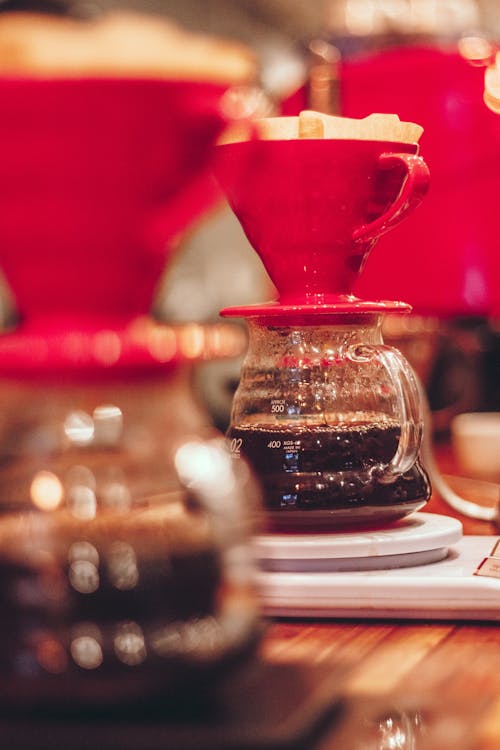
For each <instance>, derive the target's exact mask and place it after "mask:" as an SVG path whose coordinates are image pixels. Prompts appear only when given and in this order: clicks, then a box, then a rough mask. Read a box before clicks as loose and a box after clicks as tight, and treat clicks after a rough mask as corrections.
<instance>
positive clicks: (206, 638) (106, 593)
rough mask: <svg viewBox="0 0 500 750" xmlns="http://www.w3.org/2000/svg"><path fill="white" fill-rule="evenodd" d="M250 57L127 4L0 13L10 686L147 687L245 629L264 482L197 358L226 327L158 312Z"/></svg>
mask: <svg viewBox="0 0 500 750" xmlns="http://www.w3.org/2000/svg"><path fill="white" fill-rule="evenodd" d="M7 52H8V53H9V54H7ZM14 52H15V53H14ZM203 53H206V56H207V58H209V62H207V60H205V59H204V63H203V69H202V70H200V71H198V69H197V67H196V66H198V67H199V60H200V55H201V56H203ZM193 61H194V62H193ZM231 61H232V63H234V65H233V64H231ZM251 69H252V66H251V64H250V65H249V64H248V61H246V56H245V53H244V52H241V51H239V50H238V49H236V48H232V47H229V48H228V47H226V46H225V45H224V44H222V43H220V44H217V43H215V42H211V41H210V40H206V39H204V38H199V37H197V38H194V37H193V36H192V35H189V34H187V33H185V32H181V31H180V30H178V29H175V28H171V27H170V26H169V25H168V24H166V25H162V24H160V23H159V22H158V25H157V24H156V23H155V22H154V21H148V20H145V19H142V20H141V19H140V17H133V18H130V17H127V16H125V17H123V16H119V17H118V18H116V17H115V18H113V17H110V18H104V19H103V20H102V21H95V22H90V21H89V22H85V23H83V22H82V23H81V24H79V23H78V22H75V21H70V20H62V21H57V20H56V19H50V20H49V19H45V18H40V17H36V16H35V17H32V16H29V15H28V16H24V15H23V14H19V15H18V16H16V15H14V16H13V17H10V18H9V17H8V16H7V15H6V16H1V17H0V71H1V72H2V75H1V76H0V90H1V96H0V115H1V117H0V135H1V137H0V144H1V145H0V184H1V187H0V266H1V267H2V270H3V271H4V273H5V278H6V280H7V283H8V285H9V288H10V291H11V292H12V296H13V303H14V306H15V309H16V312H17V314H18V324H17V326H16V327H15V328H14V329H13V330H11V331H8V332H7V331H6V332H5V333H4V334H3V335H2V336H1V337H0V412H1V418H0V462H1V463H0V539H1V541H0V602H1V604H2V611H3V618H2V627H1V635H2V637H1V640H0V667H1V678H0V685H1V695H2V705H3V706H7V707H9V708H10V707H12V706H14V707H18V708H19V709H21V710H25V709H26V708H35V707H36V708H38V709H40V708H42V709H43V708H46V707H51V708H54V709H56V710H63V711H64V710H66V709H79V708H82V707H92V708H95V709H98V708H102V707H109V706H110V705H111V704H119V705H121V706H123V704H127V705H128V704H130V705H133V704H137V703H140V704H141V705H143V704H144V702H145V701H148V699H150V698H151V696H157V695H160V696H169V697H171V696H172V695H173V694H178V693H182V692H183V688H187V687H189V688H190V689H191V690H193V691H198V689H199V687H200V686H201V685H202V684H203V682H204V680H203V676H204V675H208V674H210V675H211V674H212V673H213V672H214V670H218V669H219V668H221V667H222V666H223V665H225V664H226V663H227V662H228V660H231V658H232V657H236V656H238V655H241V654H242V653H244V652H246V651H247V650H248V649H249V648H250V647H251V646H252V644H253V643H254V642H255V639H256V633H257V631H258V628H257V605H256V598H255V596H254V593H253V587H252V579H253V568H252V559H251V554H250V548H249V540H250V531H251V520H250V517H251V515H252V511H251V507H252V504H253V503H254V502H255V490H254V488H253V485H252V480H251V478H250V475H249V473H248V471H247V470H246V468H245V467H243V468H242V470H241V471H240V472H238V473H237V472H236V471H235V469H234V467H233V466H232V464H231V462H230V459H229V457H228V455H227V453H226V450H225V448H224V447H223V442H222V439H221V438H220V437H219V436H217V435H216V434H214V431H213V429H212V428H211V427H210V425H209V420H208V418H206V416H205V414H204V413H203V411H202V410H201V409H200V408H199V406H198V405H197V404H196V403H195V401H194V399H193V394H192V390H191V382H190V380H191V378H190V372H189V368H190V363H192V362H193V361H194V360H199V359H203V358H210V357H211V356H214V357H216V356H223V355H229V354H234V353H236V352H234V351H233V346H234V345H235V344H236V347H237V348H236V351H239V344H237V342H235V341H232V340H231V337H230V334H228V336H229V338H228V337H227V336H226V337H225V338H224V331H222V330H220V327H219V328H217V327H212V328H202V327H201V326H189V325H186V326H183V327H180V328H176V329H174V328H172V327H169V326H166V325H163V326H161V325H158V324H157V323H155V321H154V320H153V319H152V318H151V317H150V316H149V311H150V309H151V305H152V301H153V297H154V293H155V290H156V287H157V285H158V282H159V278H160V276H161V273H162V272H163V268H164V265H165V263H166V261H167V259H168V256H169V255H170V252H171V249H172V246H173V244H174V240H175V236H176V235H177V233H178V232H180V231H182V230H183V229H185V227H186V226H187V225H188V224H189V223H190V222H191V221H193V220H194V219H195V218H196V217H198V216H199V215H200V214H201V213H202V211H203V209H204V208H206V206H207V205H209V204H210V203H211V201H212V200H213V199H214V195H215V193H214V191H212V190H211V189H210V184H211V183H210V180H209V179H208V177H207V174H208V163H209V161H210V155H211V152H212V146H213V144H214V142H215V140H216V138H217V136H218V135H219V133H220V132H221V130H223V128H224V127H225V125H226V123H227V119H228V116H227V114H225V113H224V111H223V106H222V105H223V101H224V97H225V94H226V93H227V91H228V89H229V88H230V85H231V84H232V83H234V82H241V79H242V78H244V77H245V76H246V75H247V74H249V72H250V70H251Z"/></svg>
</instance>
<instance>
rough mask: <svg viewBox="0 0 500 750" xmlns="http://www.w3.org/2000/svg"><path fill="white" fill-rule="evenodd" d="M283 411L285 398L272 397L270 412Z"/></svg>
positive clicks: (278, 412) (279, 412)
mask: <svg viewBox="0 0 500 750" xmlns="http://www.w3.org/2000/svg"><path fill="white" fill-rule="evenodd" d="M284 411H285V399H283V398H281V399H273V400H272V401H271V414H283V413H284Z"/></svg>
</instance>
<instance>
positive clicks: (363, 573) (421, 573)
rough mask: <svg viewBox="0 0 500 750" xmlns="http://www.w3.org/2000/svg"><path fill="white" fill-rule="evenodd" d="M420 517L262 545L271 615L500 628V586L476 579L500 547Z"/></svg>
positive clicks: (264, 539)
mask: <svg viewBox="0 0 500 750" xmlns="http://www.w3.org/2000/svg"><path fill="white" fill-rule="evenodd" d="M498 539H499V537H494V536H465V537H464V536H462V525H461V523H460V522H459V521H457V520H456V519H453V518H449V517H447V516H440V515H437V514H432V513H422V512H418V513H415V514H413V515H412V516H408V517H407V518H405V519H402V520H401V521H399V522H396V523H395V524H393V525H391V527H389V528H387V529H380V530H377V531H363V532H359V531H352V532H340V533H325V534H267V535H262V536H259V537H257V539H256V540H255V547H256V552H257V556H258V558H259V560H260V568H261V569H260V572H259V573H258V576H257V582H258V586H259V590H260V596H261V600H262V606H263V609H264V611H265V613H267V614H269V615H271V616H282V617H345V618H350V617H356V618H360V617H362V618H394V619H401V618H404V619H441V620H450V619H451V620H457V619H459V620H471V619H472V620H478V619H479V620H500V579H497V578H489V577H484V576H478V575H474V573H475V571H476V570H477V568H478V566H479V565H480V563H481V562H482V560H484V558H485V557H488V556H489V555H490V553H491V551H492V549H493V547H494V546H495V544H496V542H497V541H498Z"/></svg>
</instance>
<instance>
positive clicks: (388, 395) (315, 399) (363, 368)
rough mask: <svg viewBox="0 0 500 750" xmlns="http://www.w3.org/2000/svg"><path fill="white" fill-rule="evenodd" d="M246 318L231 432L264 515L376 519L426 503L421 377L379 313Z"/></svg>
mask: <svg viewBox="0 0 500 750" xmlns="http://www.w3.org/2000/svg"><path fill="white" fill-rule="evenodd" d="M288 318H289V316H288ZM247 322H248V326H249V349H248V353H247V356H246V359H245V361H244V364H243V368H242V374H241V381H240V384H239V387H238V389H237V392H236V394H235V398H234V403H233V410H232V417H231V425H230V428H229V430H228V439H229V444H230V449H231V452H232V455H233V456H234V457H235V458H238V457H240V456H244V457H246V458H247V459H248V461H249V462H250V464H251V465H252V466H253V467H254V469H255V471H256V473H257V475H258V476H259V477H260V480H261V483H262V485H263V490H264V503H265V507H266V515H267V518H268V520H269V522H270V525H271V526H277V527H278V528H281V527H286V526H289V525H292V526H297V525H298V526H301V525H307V526H310V525H311V524H315V523H319V524H320V525H321V526H325V525H334V526H338V525H351V524H356V525H360V524H368V525H371V524H374V523H375V524H376V523H378V522H384V523H385V522H387V521H388V520H394V519H397V518H400V517H402V516H405V515H406V514H408V513H410V512H412V511H414V510H417V509H419V508H421V507H422V506H423V505H425V503H426V502H427V500H428V499H429V496H430V485H429V481H428V478H427V475H426V473H425V471H424V469H423V468H422V466H421V465H420V463H419V460H418V456H419V449H420V444H421V438H422V429H423V416H422V407H421V402H420V395H419V388H418V384H417V381H416V379H415V376H414V373H413V371H412V369H411V367H410V365H409V364H408V362H407V361H406V360H405V359H404V357H403V356H402V355H401V354H400V352H399V351H398V350H397V349H394V348H392V347H389V346H386V345H384V343H383V340H382V335H381V322H382V316H381V315H374V314H370V315H366V314H364V315H363V314H361V315H355V314H348V315H346V314H339V315H336V316H335V315H329V316H321V315H315V316H306V315H303V316H302V317H301V319H297V321H296V324H294V322H293V320H288V319H287V318H285V317H281V318H280V319H278V318H274V319H273V318H267V319H262V318H260V319H259V318H249V319H248V321H247Z"/></svg>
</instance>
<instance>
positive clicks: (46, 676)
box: [0, 367, 258, 710]
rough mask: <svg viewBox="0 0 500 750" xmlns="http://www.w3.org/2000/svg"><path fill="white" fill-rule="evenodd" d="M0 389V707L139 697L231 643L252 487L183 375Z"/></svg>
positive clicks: (246, 557) (250, 627)
mask: <svg viewBox="0 0 500 750" xmlns="http://www.w3.org/2000/svg"><path fill="white" fill-rule="evenodd" d="M0 400H1V402H2V414H3V425H2V434H1V451H2V472H1V474H0V493H1V496H2V504H3V511H4V512H3V514H2V516H1V517H0V602H1V606H2V611H3V612H4V616H3V619H2V638H1V641H0V665H1V673H2V679H1V684H2V690H1V693H2V699H3V704H4V705H6V704H7V705H12V704H14V705H19V706H23V707H27V706H34V705H36V706H38V707H40V706H43V705H47V704H49V705H53V706H55V707H57V708H58V709H61V710H65V709H68V708H75V707H81V706H92V707H96V708H97V707H103V706H104V707H106V706H109V704H115V703H123V702H131V703H133V702H134V701H139V702H142V701H144V700H145V699H147V698H148V697H151V696H152V695H155V694H156V693H160V694H162V695H166V696H170V695H171V692H172V690H175V691H177V692H180V693H182V690H183V688H187V687H191V688H195V689H196V690H198V689H199V685H200V681H201V683H202V682H203V677H204V676H207V675H210V674H211V673H212V672H213V670H214V669H215V668H220V667H221V666H223V665H224V664H225V663H226V662H227V661H228V659H230V658H234V657H236V656H239V655H242V653H243V652H245V651H246V650H247V649H248V648H249V647H250V646H251V645H252V644H253V643H254V642H255V637H256V632H257V616H258V613H257V605H256V599H255V595H254V592H253V584H252V580H253V566H252V557H251V553H250V549H249V536H250V531H251V526H250V513H251V510H252V504H253V503H254V502H255V501H256V494H255V489H254V488H253V485H252V481H251V478H250V475H249V474H248V472H247V471H246V469H245V467H242V470H240V471H239V472H238V473H237V472H236V469H235V467H234V464H233V463H232V462H231V460H230V458H229V456H228V453H227V451H226V449H225V447H224V444H223V442H222V439H221V438H220V437H218V436H217V435H216V434H214V433H213V431H212V430H211V429H210V428H209V427H208V426H207V425H206V423H205V420H204V416H203V414H202V412H200V410H199V409H198V407H197V406H196V404H195V402H194V401H193V398H192V395H191V393H190V388H189V382H188V379H187V378H186V376H185V373H184V372H183V371H181V370H179V368H177V367H174V368H173V370H172V373H171V374H170V375H169V376H168V377H167V376H166V375H165V373H163V375H162V377H161V378H160V379H156V380H155V379H154V378H151V377H150V378H145V379H142V380H141V381H140V382H138V381H137V380H136V381H134V383H133V384H131V383H126V382H120V381H111V382H109V383H107V384H104V385H103V384H93V385H91V386H90V387H89V385H88V383H87V384H85V387H84V388H79V387H78V386H77V384H75V383H72V384H66V385H63V386H60V385H57V386H56V385H55V384H53V383H52V384H51V383H43V384H40V383H38V384H37V387H34V385H33V384H31V383H19V382H16V383H15V382H10V383H6V382H3V383H2V384H1V387H0ZM236 468H238V467H236ZM195 680H196V682H195Z"/></svg>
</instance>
